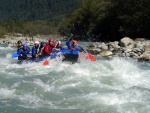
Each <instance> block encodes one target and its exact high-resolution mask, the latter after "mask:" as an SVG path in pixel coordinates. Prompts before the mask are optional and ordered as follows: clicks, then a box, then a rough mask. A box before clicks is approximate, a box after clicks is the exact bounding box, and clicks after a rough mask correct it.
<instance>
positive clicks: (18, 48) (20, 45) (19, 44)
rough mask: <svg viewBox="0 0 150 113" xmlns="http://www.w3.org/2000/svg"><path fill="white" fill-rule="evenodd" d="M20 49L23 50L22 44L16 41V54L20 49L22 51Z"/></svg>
mask: <svg viewBox="0 0 150 113" xmlns="http://www.w3.org/2000/svg"><path fill="white" fill-rule="evenodd" d="M22 48H23V46H22V42H21V40H18V42H17V52H18V51H19V50H20V49H22Z"/></svg>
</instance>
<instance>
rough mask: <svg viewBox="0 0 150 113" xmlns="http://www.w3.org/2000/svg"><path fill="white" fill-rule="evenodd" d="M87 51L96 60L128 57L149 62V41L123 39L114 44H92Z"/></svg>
mask: <svg viewBox="0 0 150 113" xmlns="http://www.w3.org/2000/svg"><path fill="white" fill-rule="evenodd" d="M87 51H88V52H89V53H92V54H94V55H95V56H96V57H97V58H113V57H130V58H134V59H138V60H139V61H150V40H145V39H143V38H137V39H135V40H132V39H131V38H129V37H124V38H122V39H121V40H120V41H115V42H107V43H106V42H93V43H92V44H91V45H90V46H89V47H88V50H87Z"/></svg>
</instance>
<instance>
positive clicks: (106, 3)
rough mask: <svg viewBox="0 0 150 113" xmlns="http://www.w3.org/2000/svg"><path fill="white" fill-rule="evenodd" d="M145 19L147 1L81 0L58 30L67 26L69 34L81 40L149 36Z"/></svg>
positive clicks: (149, 8)
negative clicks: (79, 4)
mask: <svg viewBox="0 0 150 113" xmlns="http://www.w3.org/2000/svg"><path fill="white" fill-rule="evenodd" d="M149 19H150V1H149V0H83V4H82V7H81V8H80V9H78V10H76V11H75V12H73V13H72V15H71V16H70V17H69V18H68V19H66V20H69V21H68V23H67V21H63V22H62V24H61V25H63V26H60V28H59V31H63V30H65V31H67V30H66V29H69V30H68V31H70V32H69V33H72V34H74V36H77V37H78V39H84V40H87V39H91V40H99V41H100V40H102V41H111V40H119V39H120V38H122V37H124V36H129V37H131V38H135V37H145V38H149V37H150V32H149V29H150V21H149ZM60 33H61V32H60Z"/></svg>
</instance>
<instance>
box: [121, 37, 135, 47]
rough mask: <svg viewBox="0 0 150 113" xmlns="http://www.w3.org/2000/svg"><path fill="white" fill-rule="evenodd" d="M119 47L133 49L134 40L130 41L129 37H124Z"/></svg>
mask: <svg viewBox="0 0 150 113" xmlns="http://www.w3.org/2000/svg"><path fill="white" fill-rule="evenodd" d="M119 45H120V46H121V47H127V48H133V47H134V41H133V40H132V39H130V38H129V37H124V38H122V39H121V40H120V42H119Z"/></svg>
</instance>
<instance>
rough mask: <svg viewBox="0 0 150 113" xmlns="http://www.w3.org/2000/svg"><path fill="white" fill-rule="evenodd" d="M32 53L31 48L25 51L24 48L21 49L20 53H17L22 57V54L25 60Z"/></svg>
mask: <svg viewBox="0 0 150 113" xmlns="http://www.w3.org/2000/svg"><path fill="white" fill-rule="evenodd" d="M29 53H30V48H29V47H27V49H26V50H24V49H23V48H22V49H19V51H18V52H17V54H18V55H19V56H20V55H21V54H22V58H24V59H27V58H28V57H27V54H29Z"/></svg>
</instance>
